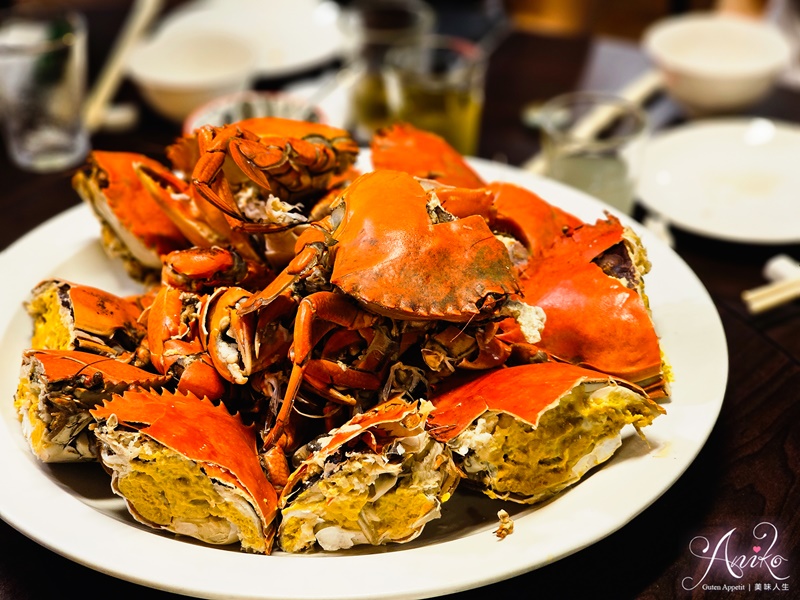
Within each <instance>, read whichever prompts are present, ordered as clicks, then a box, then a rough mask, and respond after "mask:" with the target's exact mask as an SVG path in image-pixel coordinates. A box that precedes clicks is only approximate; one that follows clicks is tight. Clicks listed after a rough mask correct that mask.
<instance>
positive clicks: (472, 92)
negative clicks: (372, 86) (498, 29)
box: [384, 35, 486, 155]
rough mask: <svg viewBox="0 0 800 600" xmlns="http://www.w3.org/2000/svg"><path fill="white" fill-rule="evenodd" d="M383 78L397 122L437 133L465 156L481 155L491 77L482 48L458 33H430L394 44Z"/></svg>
mask: <svg viewBox="0 0 800 600" xmlns="http://www.w3.org/2000/svg"><path fill="white" fill-rule="evenodd" d="M384 77H385V79H386V90H387V101H388V104H389V113H390V118H391V119H392V120H393V121H404V122H407V123H410V124H412V125H414V126H415V127H418V128H419V129H424V130H426V131H431V132H433V133H436V134H438V135H440V136H442V137H443V138H444V139H445V140H447V141H448V142H449V143H450V144H451V145H452V146H453V147H454V148H455V149H456V150H458V151H459V152H460V153H461V154H464V155H475V154H476V152H477V149H478V140H479V136H480V121H481V115H482V113H483V95H484V85H485V78H486V55H485V53H484V51H483V50H482V49H481V47H480V46H478V45H477V44H475V43H474V42H471V41H470V40H467V39H464V38H460V37H456V36H447V35H430V36H426V37H425V38H423V39H422V40H421V41H420V42H419V43H416V44H407V45H404V46H397V47H395V48H392V49H391V50H390V51H389V52H388V53H387V56H386V61H385V67H384Z"/></svg>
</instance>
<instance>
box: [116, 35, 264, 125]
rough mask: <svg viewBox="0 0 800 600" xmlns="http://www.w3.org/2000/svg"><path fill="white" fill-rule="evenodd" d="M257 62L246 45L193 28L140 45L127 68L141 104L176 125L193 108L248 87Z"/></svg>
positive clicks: (241, 41) (157, 37)
mask: <svg viewBox="0 0 800 600" xmlns="http://www.w3.org/2000/svg"><path fill="white" fill-rule="evenodd" d="M256 58H257V54H256V50H255V49H254V48H253V46H252V45H251V44H250V43H248V42H246V41H243V40H241V39H239V38H237V37H235V36H232V35H230V34H226V33H220V32H215V31H211V30H200V29H198V30H195V31H184V32H179V33H175V34H170V35H161V36H156V37H153V38H151V39H149V40H147V41H145V42H143V43H141V44H140V45H138V46H137V47H136V48H134V49H133V51H132V52H131V56H130V59H129V62H128V70H129V73H130V76H131V78H132V79H133V81H134V82H135V83H136V85H137V87H138V89H139V92H140V94H141V95H142V97H143V98H144V100H145V101H146V102H147V103H148V104H149V105H150V106H151V107H152V108H153V109H154V110H155V111H156V112H157V113H159V114H160V115H162V116H164V117H166V118H168V119H171V120H173V121H176V122H179V123H180V122H182V121H183V120H184V119H185V118H186V117H187V116H188V115H189V114H190V113H191V112H192V111H193V110H195V109H196V108H197V107H198V106H201V105H203V104H205V103H206V102H209V101H210V100H212V99H214V98H217V97H219V96H222V95H225V94H230V93H232V92H238V91H241V90H245V89H247V88H249V87H250V85H251V83H252V79H253V76H254V69H255V64H256Z"/></svg>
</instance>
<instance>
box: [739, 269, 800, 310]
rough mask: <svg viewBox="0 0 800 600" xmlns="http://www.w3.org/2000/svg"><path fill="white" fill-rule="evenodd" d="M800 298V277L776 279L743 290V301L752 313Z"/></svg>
mask: <svg viewBox="0 0 800 600" xmlns="http://www.w3.org/2000/svg"><path fill="white" fill-rule="evenodd" d="M795 298H800V277H793V278H792V279H784V280H782V281H775V282H773V283H768V284H766V285H762V286H759V287H757V288H753V289H750V290H745V291H744V292H742V301H744V303H745V305H746V306H747V310H749V311H750V313H751V314H754V315H755V314H758V313H762V312H764V311H767V310H770V309H772V308H775V307H776V306H780V305H781V304H785V303H787V302H791V301H792V300H794V299H795Z"/></svg>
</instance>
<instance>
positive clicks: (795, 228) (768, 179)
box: [638, 118, 800, 244]
mask: <svg viewBox="0 0 800 600" xmlns="http://www.w3.org/2000/svg"><path fill="white" fill-rule="evenodd" d="M798 153H800V127H798V126H796V125H790V124H787V123H780V122H776V121H770V120H767V119H761V118H754V119H710V120H706V121H695V122H692V123H689V124H686V125H683V126H679V127H676V128H674V129H670V130H666V131H664V132H663V133H660V134H657V135H655V136H654V137H653V138H652V139H651V141H650V143H649V144H648V147H647V149H646V155H645V161H644V168H643V173H642V176H641V179H640V183H639V189H638V196H639V198H640V199H641V202H642V203H643V204H644V205H645V206H646V207H647V208H648V209H650V210H652V211H654V212H656V213H658V214H659V215H661V216H662V217H663V218H665V219H667V220H668V221H669V222H670V223H671V224H673V225H675V226H677V227H678V228H680V229H684V230H686V231H689V232H691V233H695V234H698V235H702V236H707V237H712V238H717V239H721V240H727V241H732V242H743V243H754V244H793V243H797V242H800V202H798V199H797V194H798V190H800V169H798V168H797V159H796V157H797V155H798Z"/></svg>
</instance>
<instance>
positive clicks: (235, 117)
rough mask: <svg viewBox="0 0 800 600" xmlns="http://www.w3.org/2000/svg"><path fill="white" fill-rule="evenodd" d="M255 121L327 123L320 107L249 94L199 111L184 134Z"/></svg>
mask: <svg viewBox="0 0 800 600" xmlns="http://www.w3.org/2000/svg"><path fill="white" fill-rule="evenodd" d="M255 117H283V118H287V119H302V120H304V121H311V122H312V123H326V122H327V119H326V117H325V115H324V114H323V112H322V111H321V110H320V108H319V107H318V106H312V105H310V104H309V103H308V102H307V101H306V100H305V99H304V98H301V97H299V96H294V95H291V94H287V93H285V92H261V91H256V90H246V91H243V92H235V93H233V94H228V95H225V96H221V97H220V98H215V99H214V100H212V101H211V102H208V103H206V104H203V105H202V106H200V107H198V108H196V109H195V110H194V111H192V113H191V114H190V115H189V116H188V117H187V118H186V120H185V121H184V122H183V134H184V135H191V134H192V133H194V131H195V130H196V129H197V128H199V127H202V126H203V125H214V126H215V127H219V126H221V125H227V124H228V123H236V122H237V121H242V120H244V119H251V118H255Z"/></svg>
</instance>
